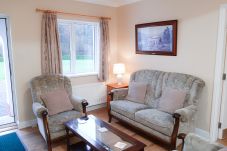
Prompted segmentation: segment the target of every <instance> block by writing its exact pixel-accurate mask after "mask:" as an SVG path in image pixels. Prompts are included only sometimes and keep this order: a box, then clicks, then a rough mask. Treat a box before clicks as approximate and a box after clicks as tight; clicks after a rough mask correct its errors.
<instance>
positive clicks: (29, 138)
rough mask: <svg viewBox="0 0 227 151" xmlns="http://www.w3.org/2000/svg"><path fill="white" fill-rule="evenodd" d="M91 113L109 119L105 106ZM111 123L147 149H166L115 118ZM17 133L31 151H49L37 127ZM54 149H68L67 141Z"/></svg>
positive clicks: (146, 150)
mask: <svg viewBox="0 0 227 151" xmlns="http://www.w3.org/2000/svg"><path fill="white" fill-rule="evenodd" d="M89 114H93V115H95V116H96V117H98V118H100V119H102V120H104V121H107V119H108V115H107V112H106V109H105V108H102V109H99V110H94V111H91V112H89ZM111 125H113V126H114V127H116V128H118V129H119V130H121V131H123V132H125V133H127V134H128V135H130V136H132V137H134V138H136V139H137V140H139V141H141V142H143V143H144V144H146V145H147V147H146V148H145V151H166V150H165V149H164V148H162V147H160V146H158V145H156V144H154V143H152V142H151V141H150V140H149V139H148V138H145V137H143V136H141V135H140V134H137V133H135V132H133V131H131V130H130V129H129V128H128V127H126V126H124V125H123V124H121V123H119V122H118V121H117V120H115V119H113V120H112V122H111ZM17 134H18V136H19V137H20V138H21V140H22V142H23V143H24V144H25V146H26V147H27V149H28V150H29V151H47V147H46V143H45V141H44V139H43V138H42V137H41V135H40V133H39V131H38V128H37V127H34V128H25V129H21V130H18V131H17ZM53 151H66V143H65V141H59V142H56V143H54V144H53Z"/></svg>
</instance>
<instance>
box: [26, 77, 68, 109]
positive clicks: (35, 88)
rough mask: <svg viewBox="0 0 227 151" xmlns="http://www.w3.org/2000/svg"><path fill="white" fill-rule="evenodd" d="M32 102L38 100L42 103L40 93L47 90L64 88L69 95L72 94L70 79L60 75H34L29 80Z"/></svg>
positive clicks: (44, 92)
mask: <svg viewBox="0 0 227 151" xmlns="http://www.w3.org/2000/svg"><path fill="white" fill-rule="evenodd" d="M30 88H31V93H32V100H33V102H39V103H41V104H43V105H44V103H43V101H42V100H41V98H40V95H42V94H46V93H48V92H51V91H54V90H57V89H65V90H66V92H67V93H68V95H69V96H71V95H72V86H71V82H70V79H69V78H67V77H65V76H62V75H41V76H38V77H35V78H33V79H32V80H31V82H30Z"/></svg>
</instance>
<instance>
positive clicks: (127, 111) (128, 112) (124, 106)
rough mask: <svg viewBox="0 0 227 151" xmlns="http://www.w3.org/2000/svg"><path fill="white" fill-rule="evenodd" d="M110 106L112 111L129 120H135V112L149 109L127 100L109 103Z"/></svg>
mask: <svg viewBox="0 0 227 151" xmlns="http://www.w3.org/2000/svg"><path fill="white" fill-rule="evenodd" d="M110 106H111V110H112V111H115V112H118V113H119V114H122V115H124V116H126V117H128V118H130V119H134V118H135V112H137V111H139V110H143V109H147V108H149V106H147V105H144V104H140V103H136V102H132V101H127V100H118V101H111V102H110Z"/></svg>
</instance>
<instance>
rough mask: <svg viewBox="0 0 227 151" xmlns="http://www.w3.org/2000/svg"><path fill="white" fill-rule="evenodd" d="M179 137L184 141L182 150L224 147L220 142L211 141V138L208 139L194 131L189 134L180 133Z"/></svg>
mask: <svg viewBox="0 0 227 151" xmlns="http://www.w3.org/2000/svg"><path fill="white" fill-rule="evenodd" d="M178 138H179V139H182V140H183V141H184V142H183V146H182V149H181V151H194V150H203V151H217V150H220V149H222V148H223V147H224V146H223V145H221V144H218V143H210V141H209V140H206V139H204V138H202V137H200V136H198V135H196V134H193V133H189V134H187V136H186V135H185V134H179V135H178Z"/></svg>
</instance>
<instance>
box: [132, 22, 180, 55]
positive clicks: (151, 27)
mask: <svg viewBox="0 0 227 151" xmlns="http://www.w3.org/2000/svg"><path fill="white" fill-rule="evenodd" d="M136 53H137V54H150V55H168V56H176V55H177V20H170V21H162V22H153V23H146V24H138V25H136Z"/></svg>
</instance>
